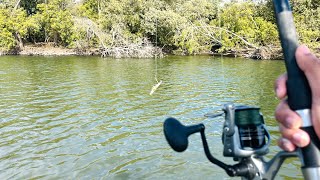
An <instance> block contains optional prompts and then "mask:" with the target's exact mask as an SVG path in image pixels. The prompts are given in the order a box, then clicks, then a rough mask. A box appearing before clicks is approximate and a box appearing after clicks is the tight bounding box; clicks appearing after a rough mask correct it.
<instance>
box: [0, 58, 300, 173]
mask: <svg viewBox="0 0 320 180" xmlns="http://www.w3.org/2000/svg"><path fill="white" fill-rule="evenodd" d="M283 72H284V64H283V62H282V61H253V60H245V59H238V58H237V59H234V58H232V59H230V58H220V57H217V58H214V57H209V56H194V57H175V56H174V57H167V58H164V59H158V60H155V59H120V60H119V59H103V58H100V57H78V56H71V57H24V56H3V57H0V99H1V101H0V179H199V178H201V179H229V177H228V176H227V175H226V174H225V173H224V171H223V170H221V169H219V168H217V166H215V165H212V164H210V162H208V160H206V158H205V156H204V154H203V149H202V145H201V141H200V136H199V135H193V136H191V137H190V138H189V148H188V149H187V150H186V151H185V152H184V153H176V152H174V151H173V150H172V149H170V147H169V146H168V144H167V143H166V141H165V139H164V135H163V132H162V131H163V130H162V124H163V121H164V120H165V119H166V118H167V117H169V116H173V117H175V118H177V119H179V120H181V121H182V122H183V123H184V124H194V123H200V122H203V123H204V124H205V125H206V134H207V139H208V141H209V145H210V150H211V152H212V154H213V155H214V156H215V157H218V158H219V159H221V160H223V161H225V162H228V163H232V160H231V159H228V158H224V157H223V156H222V144H221V128H222V123H223V118H222V117H220V118H216V119H207V118H205V117H204V114H206V113H208V112H217V111H218V110H219V109H221V107H222V105H223V104H224V103H228V102H235V103H237V104H247V105H255V106H260V107H261V108H262V109H261V111H262V113H263V114H264V117H265V120H266V123H267V125H268V129H269V130H270V132H271V133H272V138H273V141H272V145H271V147H270V153H269V155H268V157H269V158H270V157H272V156H273V155H274V154H276V153H277V152H278V151H279V150H280V149H279V148H278V147H277V145H276V139H277V138H278V137H279V133H278V128H277V123H276V121H275V120H274V117H273V113H274V109H275V107H276V105H277V103H278V100H277V99H276V98H275V95H274V93H273V82H274V80H275V79H276V77H277V76H278V75H279V74H281V73H283ZM155 76H157V79H158V80H162V81H163V83H162V84H161V86H160V87H159V88H158V89H157V91H156V92H155V93H154V94H153V95H152V96H150V95H149V92H150V90H151V87H152V86H153V85H154V84H156V80H155ZM292 178H300V179H301V178H302V176H301V172H300V162H299V161H298V160H297V159H290V160H287V161H286V162H285V164H284V165H283V166H282V167H281V170H280V172H279V174H278V176H277V179H292Z"/></svg>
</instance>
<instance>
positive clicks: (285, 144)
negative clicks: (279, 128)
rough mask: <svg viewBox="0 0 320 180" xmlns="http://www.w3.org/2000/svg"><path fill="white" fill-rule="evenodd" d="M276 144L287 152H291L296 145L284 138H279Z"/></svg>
mask: <svg viewBox="0 0 320 180" xmlns="http://www.w3.org/2000/svg"><path fill="white" fill-rule="evenodd" d="M278 146H279V147H280V148H281V149H283V150H285V151H289V152H292V151H294V150H295V149H296V146H295V145H294V144H293V143H292V142H291V141H289V140H288V139H286V138H280V139H279V141H278Z"/></svg>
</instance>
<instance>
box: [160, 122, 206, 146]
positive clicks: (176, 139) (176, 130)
mask: <svg viewBox="0 0 320 180" xmlns="http://www.w3.org/2000/svg"><path fill="white" fill-rule="evenodd" d="M204 129H205V127H204V125H203V124H202V123H201V124H197V125H191V126H184V125H183V124H181V123H180V122H179V121H178V120H177V119H175V118H168V119H166V120H165V122H164V124H163V131H164V135H165V137H166V140H167V141H168V143H169V145H170V146H171V148H172V149H173V150H175V151H177V152H182V151H184V150H186V149H187V147H188V137H189V136H190V135H191V134H194V133H197V132H201V131H202V130H204Z"/></svg>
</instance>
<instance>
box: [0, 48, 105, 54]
mask: <svg viewBox="0 0 320 180" xmlns="http://www.w3.org/2000/svg"><path fill="white" fill-rule="evenodd" d="M0 55H25V56H70V55H85V56H89V55H101V53H100V50H99V49H98V48H90V49H85V50H80V49H76V48H63V47H55V46H50V45H27V46H24V47H23V49H20V50H11V51H0Z"/></svg>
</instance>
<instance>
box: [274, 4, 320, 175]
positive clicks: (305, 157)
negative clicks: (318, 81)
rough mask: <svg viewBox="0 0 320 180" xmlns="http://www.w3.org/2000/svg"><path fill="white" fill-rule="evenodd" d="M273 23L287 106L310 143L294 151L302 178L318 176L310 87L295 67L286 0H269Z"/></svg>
mask: <svg viewBox="0 0 320 180" xmlns="http://www.w3.org/2000/svg"><path fill="white" fill-rule="evenodd" d="M273 4H274V9H275V15H276V19H277V26H278V31H279V36H280V40H281V46H282V49H283V55H284V59H285V64H286V69H287V74H288V80H287V95H288V104H289V107H290V108H291V109H292V110H294V111H296V112H297V113H298V114H299V115H300V117H301V119H302V128H301V129H303V130H304V131H306V132H307V133H308V134H309V136H310V140H311V142H310V144H309V145H307V146H306V147H304V148H300V149H299V150H298V155H299V158H300V161H301V164H302V168H301V169H302V173H303V176H304V178H305V179H320V152H319V148H320V141H319V138H318V137H317V135H316V133H315V131H314V128H313V125H312V121H311V110H310V109H311V101H312V100H311V90H310V86H309V84H308V80H307V78H306V76H305V75H304V73H303V72H302V70H300V69H299V67H298V64H297V61H296V58H295V52H296V49H297V47H298V46H299V43H298V38H297V33H296V29H295V26H294V22H293V16H292V12H291V8H290V4H289V1H288V0H273Z"/></svg>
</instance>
